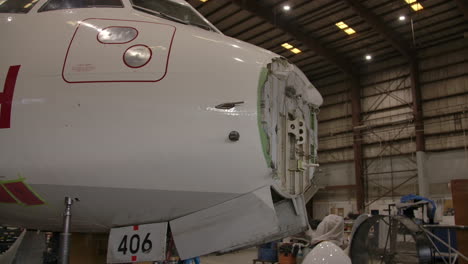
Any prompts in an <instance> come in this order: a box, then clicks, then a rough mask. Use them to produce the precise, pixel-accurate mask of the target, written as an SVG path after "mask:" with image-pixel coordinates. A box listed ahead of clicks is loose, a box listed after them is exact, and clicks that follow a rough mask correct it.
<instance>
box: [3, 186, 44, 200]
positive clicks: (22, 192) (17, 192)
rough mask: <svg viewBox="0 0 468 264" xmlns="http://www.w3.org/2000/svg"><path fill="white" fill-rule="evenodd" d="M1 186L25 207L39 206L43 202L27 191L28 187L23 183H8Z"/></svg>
mask: <svg viewBox="0 0 468 264" xmlns="http://www.w3.org/2000/svg"><path fill="white" fill-rule="evenodd" d="M3 186H5V188H7V190H8V191H9V192H10V193H11V194H12V195H14V196H15V197H16V199H18V200H19V201H20V202H22V203H24V204H26V205H41V204H44V202H43V201H42V200H41V199H39V197H37V195H36V194H34V193H33V192H32V191H31V190H29V188H28V186H26V184H25V183H23V182H10V183H4V184H3Z"/></svg>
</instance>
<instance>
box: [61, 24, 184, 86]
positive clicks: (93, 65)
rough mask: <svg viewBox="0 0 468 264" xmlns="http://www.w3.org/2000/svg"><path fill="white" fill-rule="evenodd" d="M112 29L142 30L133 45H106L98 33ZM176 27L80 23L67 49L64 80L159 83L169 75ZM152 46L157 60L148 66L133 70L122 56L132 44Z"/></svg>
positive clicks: (153, 55) (73, 81)
mask: <svg viewBox="0 0 468 264" xmlns="http://www.w3.org/2000/svg"><path fill="white" fill-rule="evenodd" d="M109 27H128V28H135V30H137V31H138V35H137V37H136V38H135V39H134V40H132V41H131V43H121V44H112V45H107V44H102V43H100V42H99V41H96V34H98V32H99V31H101V30H102V29H105V28H109ZM175 34H176V27H175V26H173V25H169V24H163V23H156V22H148V21H138V20H121V19H104V18H87V19H85V20H82V21H80V22H79V24H78V26H77V27H76V29H75V32H74V34H73V36H72V38H71V40H70V44H69V45H68V48H67V53H66V55H65V59H64V63H63V67H62V78H63V80H64V81H65V82H67V83H106V82H158V81H160V80H162V79H164V77H165V76H166V75H167V72H168V68H169V62H170V55H171V50H172V45H173V41H174V36H175ZM136 41H138V44H141V45H146V46H147V47H150V49H151V52H152V57H153V59H152V60H150V61H149V62H148V63H147V64H146V65H144V66H145V67H139V68H129V67H127V65H125V63H124V61H122V54H124V52H125V51H126V50H127V49H128V48H130V47H131V46H133V45H132V43H134V42H136Z"/></svg>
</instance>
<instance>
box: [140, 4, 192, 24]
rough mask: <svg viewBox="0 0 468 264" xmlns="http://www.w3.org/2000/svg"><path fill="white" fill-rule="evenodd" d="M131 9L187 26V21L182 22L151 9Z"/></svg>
mask: <svg viewBox="0 0 468 264" xmlns="http://www.w3.org/2000/svg"><path fill="white" fill-rule="evenodd" d="M133 7H134V8H135V9H137V10H140V11H143V12H146V13H149V14H152V15H155V16H158V17H162V18H165V19H169V20H172V21H174V22H178V23H181V24H184V25H188V24H189V23H188V22H187V21H184V20H182V19H179V18H177V17H173V16H170V15H168V14H164V13H161V12H158V11H154V10H151V9H147V8H144V7H140V6H135V5H134V6H133Z"/></svg>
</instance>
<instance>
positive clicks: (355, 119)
mask: <svg viewBox="0 0 468 264" xmlns="http://www.w3.org/2000/svg"><path fill="white" fill-rule="evenodd" d="M350 84H351V89H350V91H351V109H352V124H353V128H357V127H359V126H361V125H362V124H361V88H360V85H359V81H358V80H356V79H351V80H350ZM353 153H354V176H355V181H356V208H357V209H358V211H359V213H364V180H363V175H364V171H363V160H362V132H361V129H353Z"/></svg>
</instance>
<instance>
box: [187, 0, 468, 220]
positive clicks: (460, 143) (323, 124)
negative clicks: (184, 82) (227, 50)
mask: <svg viewBox="0 0 468 264" xmlns="http://www.w3.org/2000/svg"><path fill="white" fill-rule="evenodd" d="M189 3H190V4H192V5H193V6H194V7H195V8H196V9H197V10H198V11H199V12H200V13H201V14H203V15H204V16H205V17H206V18H207V19H208V20H209V21H211V22H212V23H213V24H214V25H215V26H216V27H218V28H219V29H220V30H221V31H222V32H223V33H224V34H226V35H228V36H231V37H233V38H237V39H240V40H243V41H246V42H249V43H252V44H254V45H257V46H260V47H263V48H265V49H268V50H271V51H273V52H275V53H278V54H280V55H281V56H284V57H285V58H287V59H288V60H290V61H291V62H293V63H294V64H296V65H297V66H298V67H299V68H300V69H301V70H302V71H303V72H304V73H305V74H306V75H307V77H308V78H309V79H310V81H311V82H312V84H313V85H315V86H316V87H317V88H318V89H319V91H320V93H321V94H322V96H323V97H324V104H323V105H322V106H321V108H320V113H319V115H318V119H319V152H318V159H319V163H320V168H319V170H318V172H317V173H316V175H315V177H314V183H315V185H316V186H318V188H319V189H318V192H317V194H316V195H315V196H314V197H313V201H312V202H311V203H310V204H313V205H310V208H309V209H310V214H311V215H312V216H313V217H314V218H323V217H324V216H325V215H327V214H329V213H330V209H331V208H343V210H344V213H343V214H344V215H347V214H348V213H349V212H357V211H359V209H361V210H365V211H367V212H370V211H371V210H380V212H381V213H382V212H383V210H384V209H387V204H388V203H392V202H394V201H396V200H398V199H399V198H400V197H401V196H402V195H404V194H409V193H415V194H417V193H419V194H421V195H423V196H427V197H430V198H432V199H435V200H437V201H438V203H440V204H443V203H444V200H446V199H451V191H450V186H449V183H450V181H451V180H453V179H466V177H467V174H466V172H467V170H468V152H467V141H468V138H467V129H468V113H467V105H468V94H467V92H468V78H467V68H468V67H467V61H466V55H467V46H466V45H467V40H466V37H467V35H466V34H467V33H466V32H467V23H466V19H467V15H468V14H467V9H466V3H465V2H463V1H442V0H441V1H437V0H434V1H427V0H422V1H417V2H416V1H404V0H401V1H396V0H366V1H359V0H343V1H327V0H316V1H299V0H297V1H242V0H239V1H196V0H190V1H189ZM415 4H418V5H417V6H415ZM285 5H288V6H290V9H289V10H284V6H285ZM339 23H344V24H339ZM347 30H349V31H348V32H346V31H347ZM285 43H287V44H289V45H291V46H293V47H292V48H289V49H288V47H284V44H285ZM294 48H297V49H298V50H299V51H298V52H297V51H296V50H294ZM440 213H441V212H440ZM439 217H442V215H441V214H440V215H439Z"/></svg>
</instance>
